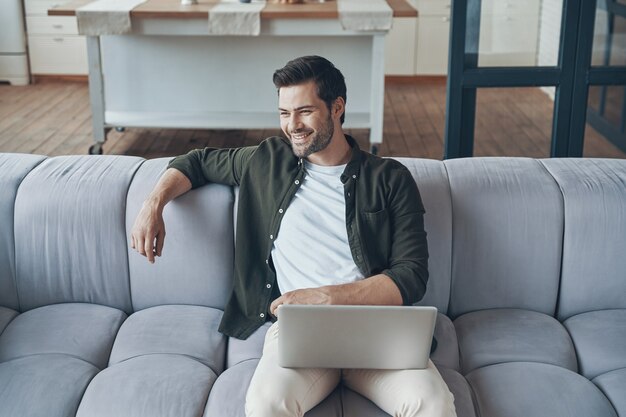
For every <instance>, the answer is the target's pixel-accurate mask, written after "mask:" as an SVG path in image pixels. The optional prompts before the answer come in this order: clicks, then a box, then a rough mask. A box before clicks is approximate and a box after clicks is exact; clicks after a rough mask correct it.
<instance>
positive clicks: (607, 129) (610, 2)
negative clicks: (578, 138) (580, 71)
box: [587, 0, 626, 152]
mask: <svg viewBox="0 0 626 417" xmlns="http://www.w3.org/2000/svg"><path fill="white" fill-rule="evenodd" d="M606 1H607V3H606V6H607V8H606V11H607V13H608V14H607V17H608V22H607V23H608V25H607V28H608V33H607V37H606V42H605V48H604V59H603V65H604V67H599V68H596V67H593V68H591V69H590V73H589V77H588V78H589V85H601V86H602V88H601V90H600V103H599V108H598V110H597V111H596V110H594V109H593V108H589V109H587V122H588V123H589V124H590V125H591V126H593V128H594V129H596V130H597V131H598V132H600V134H602V135H603V136H604V137H606V138H607V139H608V140H610V141H611V142H612V143H613V144H614V145H615V146H617V147H618V148H620V149H621V150H622V151H624V152H626V71H625V70H623V69H620V68H618V69H617V70H615V69H614V68H611V67H610V62H611V53H612V49H613V33H614V29H615V17H616V16H620V17H623V18H625V19H626V6H625V5H623V4H619V3H617V2H616V1H615V0H606ZM608 85H624V98H623V101H622V113H621V118H620V122H619V126H615V125H614V124H613V123H611V122H610V121H609V120H607V119H606V118H605V117H604V114H605V110H606V100H607V96H606V92H607V88H608Z"/></svg>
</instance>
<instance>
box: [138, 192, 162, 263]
mask: <svg viewBox="0 0 626 417" xmlns="http://www.w3.org/2000/svg"><path fill="white" fill-rule="evenodd" d="M164 241H165V222H163V208H162V207H160V206H159V205H158V204H156V203H154V202H152V201H151V200H150V199H148V200H146V201H145V202H144V203H143V207H142V208H141V211H140V212H139V215H137V218H136V219H135V224H134V225H133V229H132V231H131V236H130V246H131V247H132V248H133V249H135V250H136V251H137V252H139V253H140V254H142V255H143V256H145V257H146V258H148V261H149V262H150V263H154V257H155V256H161V252H162V251H163V243H164Z"/></svg>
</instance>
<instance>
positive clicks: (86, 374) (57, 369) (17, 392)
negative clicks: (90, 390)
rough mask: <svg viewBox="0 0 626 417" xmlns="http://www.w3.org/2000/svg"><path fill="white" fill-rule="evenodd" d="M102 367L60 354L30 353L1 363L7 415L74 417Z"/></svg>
mask: <svg viewBox="0 0 626 417" xmlns="http://www.w3.org/2000/svg"><path fill="white" fill-rule="evenodd" d="M97 373H98V368H96V367H95V366H93V365H92V364H90V363H88V362H85V361H83V360H81V359H78V358H74V357H71V356H67V355H60V354H43V355H34V356H26V357H23V358H19V359H13V360H10V361H8V362H3V363H0V404H2V406H1V412H0V414H2V415H3V416H20V417H50V416H55V417H74V415H75V414H76V409H77V408H78V404H79V402H80V399H81V397H82V396H83V393H84V392H85V389H86V388H87V384H89V381H91V379H92V378H93V377H94V375H96V374H97Z"/></svg>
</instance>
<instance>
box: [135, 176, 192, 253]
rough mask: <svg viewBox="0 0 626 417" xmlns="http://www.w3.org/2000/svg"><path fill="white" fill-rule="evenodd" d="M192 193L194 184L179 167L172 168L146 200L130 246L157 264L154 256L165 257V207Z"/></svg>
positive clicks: (136, 222)
mask: <svg viewBox="0 0 626 417" xmlns="http://www.w3.org/2000/svg"><path fill="white" fill-rule="evenodd" d="M189 190H191V181H190V180H189V178H187V176H186V175H185V174H183V173H182V172H180V171H179V170H177V169H175V168H168V169H167V170H166V171H165V173H164V174H163V175H162V176H161V178H160V179H159V182H157V184H156V185H155V186H154V189H153V190H152V192H151V193H150V195H149V196H148V198H146V201H144V203H143V206H142V207H141V211H139V214H138V215H137V218H136V219H135V224H134V225H133V228H132V231H131V236H130V246H131V248H133V249H135V250H136V251H137V252H139V253H140V254H141V255H143V256H145V257H146V258H148V261H149V262H150V263H154V257H155V255H156V256H161V251H162V250H163V242H164V240H165V223H164V222H163V208H164V207H165V205H166V204H167V203H169V202H170V201H172V200H174V199H175V198H176V197H178V196H180V195H182V194H184V193H186V192H187V191H189Z"/></svg>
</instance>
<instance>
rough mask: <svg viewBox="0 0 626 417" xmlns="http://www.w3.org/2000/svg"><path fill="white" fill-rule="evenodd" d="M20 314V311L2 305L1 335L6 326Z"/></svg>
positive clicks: (0, 311) (0, 317) (0, 309)
mask: <svg viewBox="0 0 626 417" xmlns="http://www.w3.org/2000/svg"><path fill="white" fill-rule="evenodd" d="M17 315H18V312H17V311H15V310H11V309H10V308H5V307H0V335H2V332H3V331H4V329H5V327H7V325H8V324H9V323H10V322H11V320H13V319H14V318H15V317H16V316H17Z"/></svg>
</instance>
